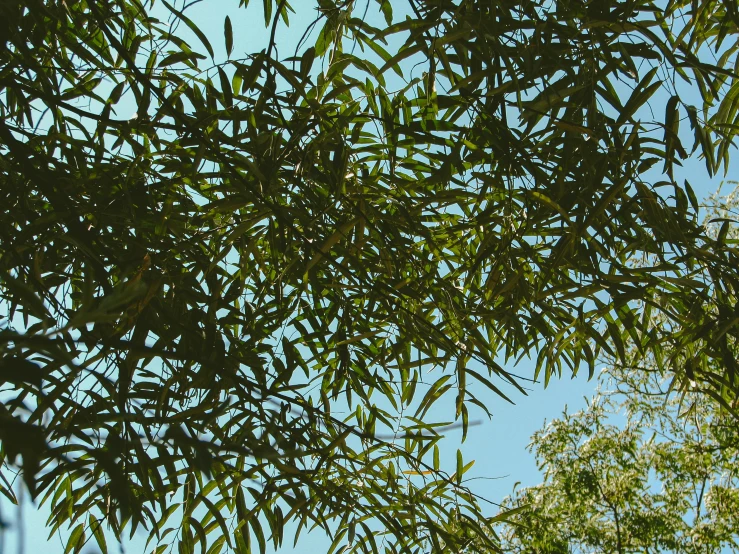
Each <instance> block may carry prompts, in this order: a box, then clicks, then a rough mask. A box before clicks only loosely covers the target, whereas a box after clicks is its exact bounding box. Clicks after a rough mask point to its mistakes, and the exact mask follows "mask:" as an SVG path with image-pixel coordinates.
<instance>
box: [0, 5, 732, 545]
mask: <svg viewBox="0 0 739 554" xmlns="http://www.w3.org/2000/svg"><path fill="white" fill-rule="evenodd" d="M399 4H401V3H399V2H397V3H396V5H399ZM177 5H178V7H179V6H180V5H181V2H178V3H177ZM216 5H217V6H218V9H213V7H214V6H216ZM260 6H261V2H258V1H256V0H254V1H252V3H251V4H250V5H249V7H248V9H247V10H244V9H243V8H242V9H239V8H238V2H237V1H236V0H229V1H225V0H218V1H217V2H216V1H213V0H205V1H202V2H200V3H199V4H195V5H193V6H192V8H191V9H190V10H189V11H188V14H190V16H191V18H192V19H193V20H194V21H195V22H196V23H197V24H198V26H200V27H201V29H202V30H203V31H204V32H205V34H206V36H207V37H208V38H209V40H210V42H211V43H212V45H213V48H214V50H215V51H216V57H217V58H218V57H223V56H225V47H224V42H223V24H224V18H225V16H226V15H229V16H230V19H231V21H232V23H233V29H234V43H235V47H234V54H233V56H232V57H239V56H240V55H243V54H245V53H252V52H257V51H259V50H261V49H262V48H264V46H265V44H266V41H267V39H268V36H269V30H267V29H265V25H264V19H263V15H262V12H261V7H260ZM293 6H294V7H295V8H296V9H297V11H298V13H297V14H296V15H294V16H293V19H294V21H295V22H296V25H295V26H294V27H293V28H291V29H286V28H285V27H284V26H280V27H279V28H278V33H277V38H278V41H277V44H278V50H279V54H280V57H282V58H284V57H287V56H290V55H291V54H292V52H293V51H294V49H295V46H296V44H297V42H298V40H299V39H300V37H301V35H302V30H303V29H304V28H305V26H306V25H307V24H308V23H309V22H310V21H312V20H313V19H314V18H315V11H314V9H313V6H314V3H313V2H308V1H305V0H295V1H294V2H293ZM396 9H397V8H396ZM402 17H404V14H403V13H398V12H397V11H396V13H395V18H396V19H398V18H402ZM296 27H297V29H296ZM314 41H315V33H314V35H313V36H312V37H311V38H310V39H309V43H311V42H314ZM198 49H199V50H202V48H198ZM126 109H127V108H125V106H124V107H121V108H120V109H119V112H123V111H125V110H126ZM130 112H131V113H130V114H128V116H129V117H130V116H132V115H133V113H134V112H135V108H134V107H130ZM118 117H126V114H125V113H118ZM682 177H683V178H686V179H688V180H689V181H690V183H691V185H692V186H693V188H694V189H695V191H696V194H697V195H698V197H699V199H700V198H705V197H707V196H708V195H710V194H711V193H712V192H714V191H715V190H716V188H717V187H718V185H719V184H720V182H721V180H722V179H721V178H715V179H709V178H708V176H707V175H706V172H705V168H704V165H703V163H702V162H700V161H698V160H689V161H688V163H687V164H686V166H685V168H684V170H683V175H682ZM513 370H514V372H515V373H518V374H521V375H525V376H532V375H533V370H534V362H533V361H530V362H529V361H526V360H524V361H522V362H521V363H520V364H519V366H517V367H516V368H514V369H513ZM594 390H595V382H594V381H588V380H587V375H586V374H581V375H578V376H577V377H576V378H574V379H571V378H570V377H569V376H564V377H563V378H561V379H553V380H552V381H551V382H550V383H549V386H548V387H547V388H546V389H545V388H544V387H543V385H542V384H537V385H533V386H532V387H531V390H530V392H529V394H528V396H524V395H522V394H520V393H519V392H517V391H515V390H513V389H512V388H511V387H509V388H508V389H506V390H505V392H506V393H509V394H510V398H511V399H512V400H513V401H514V402H515V405H512V404H510V403H508V402H506V401H505V400H504V399H502V398H500V397H497V396H495V395H493V394H492V393H490V392H488V394H487V396H483V398H484V400H485V403H486V405H487V406H488V407H489V409H490V411H491V412H492V413H493V418H492V419H491V420H488V419H486V418H484V417H482V416H481V415H479V414H478V415H477V417H476V416H475V414H474V412H473V413H472V414H471V417H470V420H471V421H473V420H479V421H480V422H479V424H477V425H475V426H474V427H472V428H471V429H470V432H469V435H468V438H467V441H466V442H465V443H464V444H462V445H460V440H461V431H460V430H452V431H449V432H448V433H447V436H446V438H445V439H444V440H443V441H442V443H441V444H440V448H441V465H442V468H444V467H448V468H451V471H450V473H453V471H454V469H453V468H454V467H455V457H456V450H457V448H461V450H462V452H463V455H464V459H465V461H468V460H475V462H476V463H475V465H474V466H473V468H472V469H471V470H470V472H469V473H468V474H466V477H468V478H472V479H474V481H473V482H471V484H472V483H474V485H473V490H474V491H475V492H476V493H477V494H479V495H481V496H482V497H484V498H487V499H489V500H491V501H493V502H495V501H500V500H502V499H503V498H504V497H505V496H506V495H508V494H510V493H511V490H512V488H513V486H514V485H515V484H516V483H518V482H520V483H522V484H523V485H534V484H537V483H538V482H540V480H541V479H540V473H539V472H538V470H537V468H536V465H535V461H534V457H533V455H532V454H530V453H529V452H527V449H526V447H527V445H528V444H529V438H530V436H531V435H532V433H534V431H536V430H538V429H540V428H541V427H542V425H543V424H544V421H545V420H546V419H550V420H551V419H552V418H555V417H557V416H559V415H560V414H561V412H562V410H563V409H564V408H565V407H566V406H567V407H568V409H569V411H571V412H572V411H576V410H578V409H581V408H583V407H584V405H585V401H584V398H585V397H589V396H591V395H592V394H593V393H594ZM453 401H454V399H453V398H452V397H451V396H450V398H449V399H447V401H446V402H440V403H438V404H437V405H435V406H434V408H433V409H432V411H431V413H430V418H431V419H432V420H437V421H438V420H443V419H445V418H446V419H447V420H451V419H453V417H454V406H453ZM0 509H1V512H0V518H2V520H3V521H5V523H6V524H8V525H10V526H11V528H10V529H9V530H8V531H7V532H6V533H4V535H5V536H4V545H3V548H2V549H0V554H10V553H12V554H16V553H19V554H20V552H21V549H19V537H20V536H21V535H22V536H23V537H24V538H23V540H22V543H24V549H25V552H26V553H28V554H33V553H37V552H44V553H48V554H63V553H64V546H65V542H64V539H65V538H66V536H68V531H67V532H66V533H65V532H62V534H61V536H57V537H53V538H52V539H51V540H50V541H48V542H47V536H48V530H47V529H45V523H46V519H47V518H48V515H49V512H48V504H47V506H44V507H41V508H40V509H36V508H35V507H34V506H32V505H31V503H30V501H29V502H26V503H25V504H24V505H23V506H21V507H20V508H17V507H14V506H12V505H11V504H10V503H9V502H7V501H6V500H5V499H2V501H1V502H0ZM496 511H497V508H496V507H495V506H494V505H492V504H491V505H489V506H488V515H494V514H495V513H496ZM19 516H20V519H21V520H22V529H23V531H22V533H20V534H19V533H18V532H17V531H18V528H19V526H18V521H19ZM111 538H112V537H111ZM145 538H146V535H145V533H144V532H139V533H137V534H136V535H134V537H133V538H132V539H131V540H128V541H125V542H124V543H123V544H122V545H121V546H120V548H119V547H117V546H115V545H114V543H113V542H112V540H109V543H108V544H109V552H111V553H115V552H119V551H120V552H126V553H131V554H139V553H143V552H145V550H144V542H145ZM329 544H330V541H327V539H326V537H325V536H324V535H323V534H322V533H321V532H320V531H319V532H314V533H312V534H308V535H302V536H301V542H300V544H299V546H298V547H297V548H295V549H293V548H292V541H291V537H290V534H289V533H288V534H286V541H285V546H284V547H282V548H281V549H280V550H279V551H278V552H279V553H290V552H298V551H301V552H303V551H315V552H325V551H326V549H327V547H328V545H329ZM151 548H152V547H151V546H150V547H149V549H148V551H151ZM97 552H98V549H97V547H96V546H95V545H94V544H92V543H90V545H89V546H88V547H87V548H85V549H84V550H83V554H93V553H97Z"/></svg>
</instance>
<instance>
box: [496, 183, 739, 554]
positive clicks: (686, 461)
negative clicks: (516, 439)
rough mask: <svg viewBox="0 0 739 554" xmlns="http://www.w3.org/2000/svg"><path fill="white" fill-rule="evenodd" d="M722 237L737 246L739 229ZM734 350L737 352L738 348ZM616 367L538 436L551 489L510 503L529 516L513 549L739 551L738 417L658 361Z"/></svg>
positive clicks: (506, 534)
mask: <svg viewBox="0 0 739 554" xmlns="http://www.w3.org/2000/svg"><path fill="white" fill-rule="evenodd" d="M736 206H737V201H736V193H735V194H733V195H730V196H729V197H727V198H726V199H723V200H721V201H720V202H718V203H717V204H716V205H714V206H712V208H711V211H712V212H713V214H712V216H713V217H712V218H711V219H709V222H708V223H707V227H708V230H709V232H711V233H713V234H714V235H715V234H716V233H718V232H721V230H720V228H719V227H718V226H717V225H716V224H715V223H713V224H712V223H711V221H713V222H716V221H719V222H720V221H721V220H724V221H725V220H726V218H727V217H729V216H731V215H733V213H735V210H736ZM724 232H727V233H728V236H729V239H730V240H736V237H737V232H736V227H734V226H732V227H731V228H730V229H729V230H728V231H726V230H725V228H724ZM730 347H731V350H732V351H733V352H736V349H737V344H736V342H735V341H732V342H731V344H730ZM632 356H633V359H637V358H638V356H636V353H635V352H632ZM613 362H615V363H612V365H610V366H609V367H608V368H607V369H606V370H605V371H603V373H602V374H601V375H600V377H599V381H600V383H599V385H600V386H599V388H600V390H599V392H598V394H596V396H595V397H594V398H593V399H591V400H590V401H589V402H588V404H587V407H586V408H585V409H584V410H582V411H580V412H577V413H575V414H568V413H567V411H566V410H565V412H564V414H563V415H562V417H561V418H559V419H555V420H554V421H552V422H550V423H549V424H546V425H545V426H544V427H543V428H542V429H541V430H540V431H538V432H537V433H535V434H534V435H533V437H532V441H531V445H530V448H531V451H532V452H534V453H535V455H536V458H537V461H538V463H539V467H540V469H542V470H543V472H544V481H543V482H542V483H541V484H539V485H536V486H533V487H526V488H523V489H520V490H517V491H514V494H513V495H512V496H511V497H510V498H508V499H507V500H506V502H505V503H504V506H505V507H506V508H507V509H511V508H513V509H518V510H519V512H518V513H517V514H516V515H514V516H513V518H512V519H511V520H510V522H509V523H508V524H507V525H505V526H503V527H502V531H501V536H502V538H503V545H504V549H505V550H506V551H510V552H538V553H545V552H549V553H554V552H599V553H618V554H626V553H630V552H633V553H636V552H640V553H644V552H675V553H681V552H685V553H688V552H701V553H710V552H715V553H719V552H737V551H739V466H738V465H737V461H738V460H739V432H738V431H737V427H736V420H735V419H734V418H733V417H732V415H731V413H729V412H728V411H727V410H726V409H725V408H724V406H723V405H722V402H720V399H719V398H715V397H712V396H711V395H710V394H706V393H705V391H700V390H698V389H699V387H698V384H697V383H695V382H694V383H692V384H691V387H690V388H689V389H688V390H686V391H683V392H682V393H681V394H677V393H676V392H675V390H674V383H671V382H670V379H671V377H670V376H669V375H667V374H666V373H665V372H664V371H663V370H660V368H659V367H657V365H656V364H655V363H654V361H653V360H652V361H650V362H649V363H647V365H646V366H634V365H629V366H624V365H619V364H618V363H617V362H616V360H613ZM717 369H718V368H717Z"/></svg>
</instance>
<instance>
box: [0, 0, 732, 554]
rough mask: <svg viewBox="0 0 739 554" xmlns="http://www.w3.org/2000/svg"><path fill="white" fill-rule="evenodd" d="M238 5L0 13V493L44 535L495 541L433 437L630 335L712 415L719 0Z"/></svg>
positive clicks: (225, 544)
mask: <svg viewBox="0 0 739 554" xmlns="http://www.w3.org/2000/svg"><path fill="white" fill-rule="evenodd" d="M205 1H206V3H207V4H208V5H209V7H210V8H211V9H212V10H218V9H222V7H223V6H224V5H226V4H227V2H225V1H223V0H221V1H219V2H215V1H214V0H205ZM233 3H234V5H236V2H235V0H234V2H233ZM238 5H239V7H240V8H241V11H239V12H238V13H239V14H241V15H240V16H239V18H241V20H239V18H236V17H233V18H232V17H230V16H229V17H224V22H223V36H222V37H221V36H213V34H212V33H205V32H203V30H202V29H201V28H200V27H198V21H197V20H195V19H193V18H191V17H189V16H188V13H189V12H190V11H191V9H192V5H189V6H188V5H187V4H182V3H178V2H176V3H175V4H172V3H168V2H166V1H164V0H162V2H161V3H158V2H157V3H155V2H154V1H153V0H152V1H150V2H149V1H142V0H104V1H99V2H95V1H93V2H91V1H85V0H82V1H78V2H68V1H65V0H46V1H44V0H24V1H21V0H6V1H4V2H2V3H0V43H2V44H3V45H4V47H3V48H2V49H0V179H1V181H0V184H1V186H2V188H1V190H2V193H3V199H4V206H5V207H6V209H5V210H3V212H2V213H0V233H1V234H0V240H1V241H2V252H0V303H1V304H2V307H3V310H4V313H3V314H2V317H3V320H2V328H1V329H0V354H1V355H2V358H1V360H0V380H1V383H2V385H1V386H2V389H1V390H2V395H1V397H0V400H1V401H2V404H0V440H1V441H2V459H3V469H2V484H1V485H0V492H3V493H4V494H5V495H6V496H8V497H9V498H11V499H14V498H15V497H14V493H13V491H12V487H11V486H10V482H9V474H10V473H11V472H13V471H15V470H16V469H17V468H20V469H21V470H22V473H23V479H24V480H25V483H26V486H27V487H28V489H29V490H30V492H31V493H32V494H34V495H41V498H42V499H43V500H44V501H46V502H49V503H50V504H51V506H52V518H51V520H50V526H51V529H52V531H55V530H57V529H58V528H60V527H61V526H62V525H66V524H69V523H71V522H75V527H74V530H73V532H72V535H71V539H70V549H72V550H74V551H79V550H80V549H81V548H82V545H83V544H84V543H85V541H87V540H89V539H90V538H91V537H93V536H94V537H95V539H97V540H98V543H99V544H100V547H101V549H103V550H105V545H104V536H103V534H102V531H101V529H102V526H103V525H105V526H110V527H111V528H112V530H113V532H114V534H115V535H116V536H120V535H121V533H123V531H124V529H126V527H127V526H130V528H131V529H132V530H133V529H136V528H137V527H139V526H144V527H146V528H148V529H149V530H150V531H151V540H152V543H151V544H152V545H153V546H152V548H154V549H155V551H156V552H157V553H159V552H165V551H168V549H169V548H171V547H172V548H174V547H176V548H178V549H179V551H180V552H192V551H194V550H195V549H197V548H199V549H201V550H202V551H206V550H207V551H208V552H212V553H216V552H221V551H235V552H250V551H253V550H259V551H260V552H264V551H265V548H266V542H267V541H270V540H271V541H273V542H274V545H275V546H279V545H280V544H281V543H282V541H283V538H284V535H285V529H286V527H288V526H290V525H294V524H297V532H298V534H299V532H300V531H301V529H303V528H310V527H313V526H317V527H319V528H322V529H324V530H325V531H326V532H328V533H329V534H330V535H331V536H332V538H334V539H335V540H334V546H333V547H332V549H333V548H335V549H338V550H342V549H343V551H345V552H378V551H385V550H389V551H391V552H422V551H424V552H425V551H428V550H432V551H441V550H442V548H446V549H451V550H452V551H459V550H460V549H462V548H469V549H483V548H495V547H496V543H495V540H493V539H492V538H490V537H492V536H493V535H491V534H490V533H489V532H488V529H489V527H490V525H492V524H493V523H494V518H490V517H486V514H485V512H484V510H483V509H482V507H481V505H480V503H479V501H478V499H477V498H476V496H475V494H474V492H473V491H471V490H470V489H469V488H468V487H467V486H466V485H465V484H464V483H463V482H462V475H463V473H464V470H465V468H466V467H468V464H466V463H465V462H464V460H463V459H462V457H461V455H460V456H458V458H457V464H456V467H455V468H442V467H440V464H439V455H438V448H437V447H438V445H437V443H438V441H439V439H440V437H441V434H442V433H443V430H444V429H445V427H446V426H448V424H449V423H450V422H452V421H456V422H459V424H460V425H461V426H462V427H463V433H464V435H466V434H467V431H468V427H469V414H470V411H471V410H472V409H476V410H483V411H487V408H486V405H485V403H484V401H483V400H481V398H483V397H484V394H486V392H485V391H492V392H493V393H497V394H501V395H502V394H504V393H503V390H502V389H501V386H502V383H508V384H513V385H514V386H519V387H520V385H521V379H522V378H521V377H518V376H516V375H515V374H514V373H513V371H515V370H514V369H513V367H514V365H515V363H517V362H519V361H521V360H526V359H530V358H533V359H534V360H535V364H536V375H535V376H534V377H536V378H538V377H539V376H541V377H543V379H544V381H545V382H546V381H548V380H549V379H550V377H551V376H553V375H554V376H558V375H561V374H562V373H563V372H566V371H569V372H577V371H578V370H581V369H584V370H589V371H590V372H591V373H592V371H593V369H594V367H595V364H596V362H597V360H599V359H600V357H602V356H604V355H605V356H612V357H614V358H616V359H620V360H622V361H625V360H626V358H627V347H625V346H624V345H625V343H626V342H627V341H633V343H634V344H635V345H636V346H635V348H636V351H637V352H638V353H639V356H643V357H649V358H650V359H653V360H655V364H656V365H657V367H659V368H660V369H663V370H664V371H666V372H669V373H670V374H671V375H673V376H674V377H675V378H676V384H677V385H678V386H683V387H684V386H687V385H688V384H689V383H690V382H691V381H693V382H696V383H698V384H699V386H700V387H701V388H702V389H704V390H705V391H707V392H708V393H710V394H713V395H714V397H715V398H716V399H717V400H718V401H720V402H721V403H722V405H723V406H724V408H725V409H728V410H735V409H736V405H735V402H736V391H737V389H738V387H737V375H736V362H735V359H734V354H733V352H732V350H731V348H730V346H729V345H730V344H731V341H732V340H733V339H734V337H736V335H737V317H736V308H735V303H736V290H737V286H738V285H739V273H738V272H737V267H739V261H738V260H737V252H736V249H735V246H734V242H732V239H731V238H730V237H728V235H727V231H726V230H724V231H722V232H719V233H718V234H716V235H711V234H710V233H708V231H707V230H706V229H705V228H704V227H703V226H702V225H701V223H700V222H699V220H698V217H697V211H698V205H697V200H696V196H695V193H694V192H693V190H692V188H691V186H690V185H689V184H688V183H687V182H681V179H680V173H679V168H680V165H681V162H682V161H684V160H686V159H688V158H690V157H691V156H699V157H701V158H702V159H703V160H704V161H705V166H706V170H707V172H708V173H709V174H714V173H716V172H719V171H721V170H724V171H725V170H726V169H727V168H728V167H729V154H730V152H731V147H732V144H733V141H734V138H735V135H736V131H737V128H738V127H737V124H739V121H738V119H737V118H738V116H739V115H738V114H739V81H738V80H737V73H736V62H737V56H736V50H737V47H738V43H737V40H736V39H737V31H738V30H739V13H738V10H737V5H736V2H734V1H733V0H727V1H725V2H724V1H717V0H694V1H692V2H688V1H682V0H681V1H676V0H667V1H664V2H659V3H657V2H652V1H648V0H628V1H616V0H603V1H597V2H595V1H590V2H585V1H580V0H560V1H550V0H534V1H527V2H517V1H515V0H514V1H501V2H490V1H484V0H455V1H452V0H407V1H402V0H392V1H391V0H365V1H362V2H358V1H354V0H342V1H335V0H319V1H318V2H317V6H316V8H317V9H316V11H315V20H314V21H312V22H308V23H307V24H304V25H303V27H300V25H301V24H303V23H304V22H303V21H302V20H298V21H296V20H295V18H293V19H292V20H291V14H292V13H293V10H292V7H291V6H290V3H289V2H287V1H286V0H264V2H263V3H262V4H261V5H259V6H256V5H255V4H254V3H250V2H248V1H244V0H241V1H240V2H239V3H238ZM260 12H261V13H260ZM261 15H263V16H264V19H263V21H264V24H265V27H266V29H267V31H268V35H269V39H268V41H267V42H266V43H265V44H264V45H263V48H261V49H259V51H254V52H247V53H241V54H240V53H239V52H238V51H237V50H236V49H235V48H234V45H235V44H236V42H237V41H238V40H239V37H238V36H237V33H238V32H239V29H242V28H243V25H242V24H243V22H246V21H248V22H249V23H250V24H253V22H254V21H255V20H256V19H257V18H258V17H261ZM259 21H261V19H259ZM288 23H291V24H292V25H293V26H295V25H298V30H295V31H291V32H296V33H299V34H302V33H303V32H304V34H303V39H302V40H301V41H300V43H299V45H298V49H297V50H296V51H295V52H288V53H285V52H282V49H281V48H280V47H279V44H277V40H276V37H277V36H278V34H279V33H278V30H279V28H282V27H283V26H285V25H287V24H288ZM216 41H217V42H218V44H216ZM220 53H224V55H223V56H221V55H220ZM124 106H133V107H134V109H133V110H131V111H126V110H127V109H128V108H125V109H124ZM134 111H135V115H134V116H133V117H131V116H130V113H131V112H134ZM727 225H728V223H727ZM726 229H728V227H727V228H726ZM634 259H643V260H644V262H643V263H641V264H638V265H635V264H633V263H632V261H633V260H634ZM657 316H659V317H657ZM449 395H452V396H453V397H454V398H455V399H456V403H455V404H456V409H453V410H452V413H450V414H449V415H448V416H446V417H438V418H437V417H433V418H432V417H430V415H429V410H430V408H431V406H432V405H433V404H434V403H435V402H437V401H438V400H439V399H440V398H444V397H446V396H449ZM475 406H476V407H475ZM437 420H438V421H437ZM290 528H291V529H294V528H295V527H294V526H293V527H290ZM298 534H296V536H295V540H296V541H297V540H298ZM474 537H478V538H479V539H480V541H473V540H472V539H473V538H474Z"/></svg>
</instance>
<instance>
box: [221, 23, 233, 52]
mask: <svg viewBox="0 0 739 554" xmlns="http://www.w3.org/2000/svg"><path fill="white" fill-rule="evenodd" d="M223 37H224V39H225V41H226V55H227V56H230V55H231V52H232V51H233V47H234V32H233V27H232V26H231V18H230V17H228V16H226V19H225V20H224V21H223Z"/></svg>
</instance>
